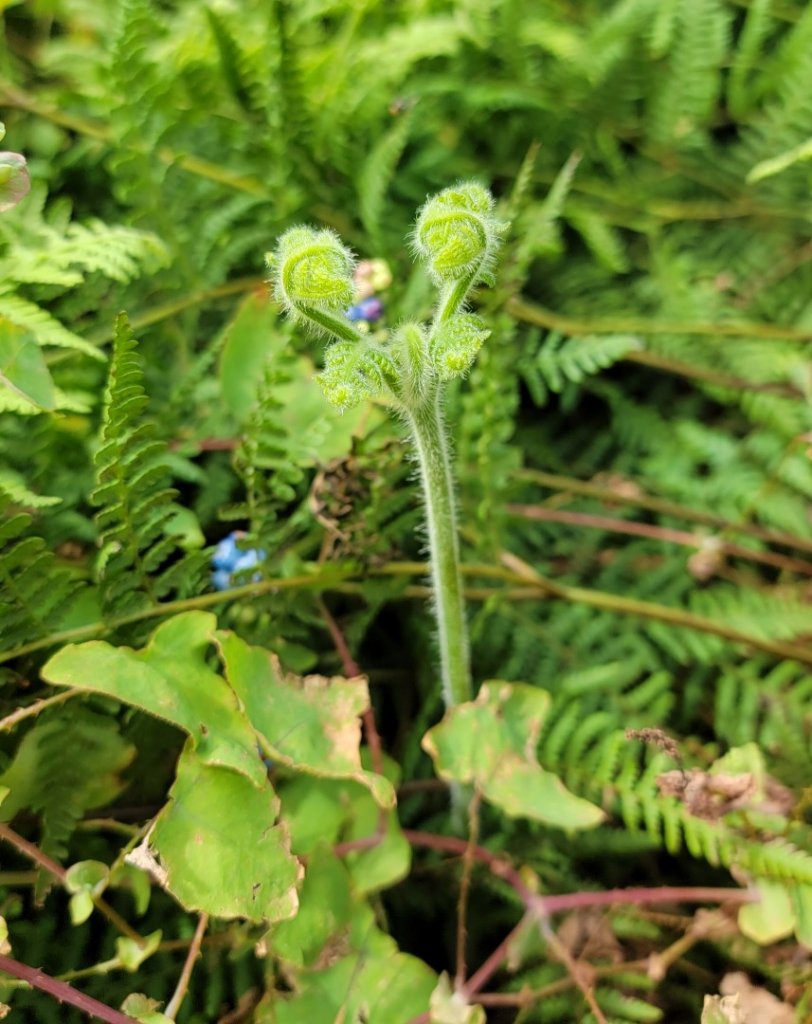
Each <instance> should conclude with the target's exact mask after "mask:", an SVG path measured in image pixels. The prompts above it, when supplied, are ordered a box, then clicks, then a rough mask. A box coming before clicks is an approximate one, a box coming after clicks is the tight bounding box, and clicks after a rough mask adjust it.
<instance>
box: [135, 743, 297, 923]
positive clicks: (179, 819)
mask: <svg viewBox="0 0 812 1024" xmlns="http://www.w3.org/2000/svg"><path fill="white" fill-rule="evenodd" d="M278 818H279V799H278V797H277V796H276V794H275V793H274V791H273V787H272V786H271V784H270V782H269V781H268V779H267V777H266V778H265V782H264V785H262V786H260V787H257V786H255V785H254V784H253V783H252V782H249V781H248V779H247V778H246V777H245V776H244V775H242V774H240V773H239V772H237V771H232V770H231V769H230V768H222V767H213V766H212V765H210V764H208V763H207V762H205V761H203V760H202V759H201V757H200V756H199V754H198V753H197V752H196V750H195V748H194V745H193V743H192V741H191V740H187V743H186V746H185V747H184V750H183V752H182V754H181V756H180V759H179V761H178V766H177V774H176V778H175V782H174V785H173V786H172V789H171V790H170V792H169V803H168V804H167V806H166V807H165V808H164V810H163V811H161V813H160V814H159V816H158V819H157V822H156V824H155V828H154V829H153V831H152V833H151V835H150V837H149V844H150V846H151V847H152V848H153V849H154V850H155V851H157V853H158V854H159V855H160V861H161V865H162V867H163V868H164V870H165V872H166V876H165V885H166V888H167V889H168V890H169V892H171V893H172V895H173V896H174V897H175V898H176V899H177V900H178V901H179V902H180V903H181V904H182V905H183V906H184V907H185V908H186V909H187V910H194V911H200V912H204V913H207V914H211V915H213V916H216V917H224V918H235V917H244V918H247V919H248V920H249V921H256V922H262V921H281V920H285V919H286V918H289V917H292V916H293V915H294V914H295V913H296V909H297V907H298V903H299V901H298V895H297V887H298V885H299V883H300V881H301V878H302V868H301V865H300V864H299V862H298V861H297V860H296V858H295V857H293V856H292V855H291V853H290V836H289V833H288V828H287V825H285V824H284V822H280V821H279V820H278Z"/></svg>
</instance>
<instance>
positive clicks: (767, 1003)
mask: <svg viewBox="0 0 812 1024" xmlns="http://www.w3.org/2000/svg"><path fill="white" fill-rule="evenodd" d="M719 991H720V992H721V993H722V995H723V996H738V997H739V1004H740V1006H741V1009H742V1012H743V1014H744V1017H743V1020H744V1021H746V1022H747V1024H794V1021H795V1010H794V1008H793V1007H792V1006H790V1005H789V1003H784V1002H782V1001H781V1000H780V999H779V998H778V997H777V996H774V995H773V994H772V992H768V991H767V989H766V988H759V986H758V985H753V984H752V982H751V981H750V979H749V978H748V977H747V975H746V974H745V973H744V972H743V971H734V972H732V973H730V974H726V975H725V976H724V978H722V983H721V985H720V986H719Z"/></svg>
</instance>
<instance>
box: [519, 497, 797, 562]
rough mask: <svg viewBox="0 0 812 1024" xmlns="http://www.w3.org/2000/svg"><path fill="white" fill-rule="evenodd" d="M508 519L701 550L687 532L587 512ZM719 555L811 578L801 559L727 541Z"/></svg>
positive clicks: (540, 511)
mask: <svg viewBox="0 0 812 1024" xmlns="http://www.w3.org/2000/svg"><path fill="white" fill-rule="evenodd" d="M507 511H508V514H509V515H514V516H519V517H520V518H522V519H532V520H535V521H543V522H549V523H563V524H565V525H568V526H583V527H585V528H587V529H593V530H606V531H610V532H612V533H625V534H628V535H629V536H632V537H648V538H650V539H652V540H660V541H663V542H665V543H668V544H679V545H681V546H683V547H688V548H696V549H698V550H699V549H701V548H702V542H703V538H702V537H700V536H697V534H695V533H691V532H690V530H674V529H671V528H670V527H666V526H654V525H652V524H650V523H637V522H630V521H628V520H626V519H617V518H615V517H614V516H598V515H592V514H591V513H588V512H570V511H569V510H566V509H557V508H546V507H545V506H543V505H508V507H507ZM718 551H719V553H720V554H722V555H729V556H731V557H733V558H743V559H746V560H749V561H751V562H760V563H762V564H763V565H770V566H772V567H773V568H776V569H785V570H787V571H789V572H797V573H803V574H805V575H807V576H810V575H812V562H809V561H807V560H806V559H802V558H791V557H790V556H789V555H781V554H778V553H776V552H775V551H755V550H753V549H751V548H745V547H742V545H741V544H731V543H730V542H728V541H720V542H719V546H718Z"/></svg>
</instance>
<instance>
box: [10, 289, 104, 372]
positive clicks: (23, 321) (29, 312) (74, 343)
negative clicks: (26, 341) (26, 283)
mask: <svg viewBox="0 0 812 1024" xmlns="http://www.w3.org/2000/svg"><path fill="white" fill-rule="evenodd" d="M0 316H4V317H6V319H8V320H10V321H11V322H12V323H13V324H17V326H18V327H24V328H25V329H26V330H28V331H30V332H31V333H32V334H33V335H34V337H35V338H36V340H37V343H38V344H39V345H53V346H54V347H55V348H68V349H75V350H76V351H78V352H82V353H84V354H85V355H87V356H90V357H91V358H93V359H98V360H99V361H100V362H103V361H104V354H103V353H102V352H101V351H99V349H98V348H97V347H96V346H95V345H93V344H92V343H91V342H89V341H85V339H84V338H80V337H79V335H78V334H74V332H73V331H69V330H68V328H67V327H65V326H64V324H62V323H60V322H59V320H57V319H56V317H54V316H51V314H50V313H48V312H47V311H46V310H44V309H43V308H42V306H38V305H36V303H34V302H29V301H28V299H24V298H22V297H21V296H19V295H15V294H13V293H8V292H6V293H3V292H1V291H0Z"/></svg>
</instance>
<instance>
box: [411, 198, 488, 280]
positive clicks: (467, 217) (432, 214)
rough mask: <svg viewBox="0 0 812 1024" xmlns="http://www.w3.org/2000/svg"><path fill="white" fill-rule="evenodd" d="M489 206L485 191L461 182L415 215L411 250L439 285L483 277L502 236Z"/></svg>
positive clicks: (430, 201) (433, 199)
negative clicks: (426, 264)
mask: <svg viewBox="0 0 812 1024" xmlns="http://www.w3.org/2000/svg"><path fill="white" fill-rule="evenodd" d="M493 206H494V202H493V197H492V196H491V194H490V192H489V191H488V190H487V189H486V188H483V186H482V185H478V184H477V183H476V182H463V183H461V184H459V185H453V186H452V187H451V188H446V189H443V191H442V192H439V193H438V194H437V195H436V196H433V197H432V198H431V199H429V200H428V201H427V202H426V204H425V205H424V206H423V207H422V208H421V210H420V211H419V212H418V215H417V224H416V226H415V231H414V248H415V251H416V252H417V254H418V255H419V256H420V257H421V258H422V259H424V260H426V262H427V263H428V267H429V272H430V274H431V276H432V277H433V278H434V280H435V281H437V282H438V283H439V284H446V283H450V282H454V281H458V280H460V279H461V278H464V277H468V276H471V275H473V276H474V279H475V280H478V279H480V278H481V277H482V276H483V275H485V274H487V271H488V269H489V267H490V265H491V263H492V262H493V257H494V255H495V253H496V250H497V248H498V246H499V242H500V240H501V236H502V234H503V232H504V225H503V224H502V223H501V222H500V221H499V220H497V218H496V217H495V216H494V215H493ZM475 280H474V281H472V282H471V283H475Z"/></svg>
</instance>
